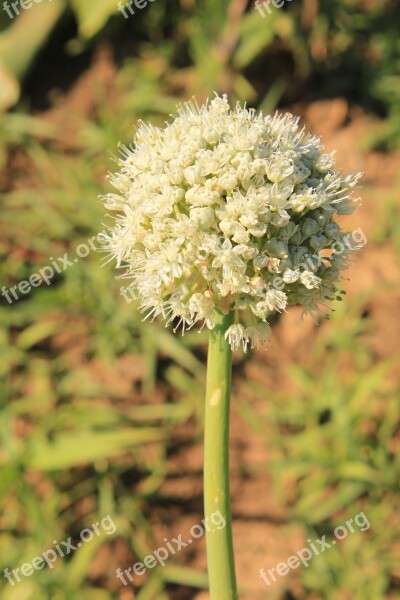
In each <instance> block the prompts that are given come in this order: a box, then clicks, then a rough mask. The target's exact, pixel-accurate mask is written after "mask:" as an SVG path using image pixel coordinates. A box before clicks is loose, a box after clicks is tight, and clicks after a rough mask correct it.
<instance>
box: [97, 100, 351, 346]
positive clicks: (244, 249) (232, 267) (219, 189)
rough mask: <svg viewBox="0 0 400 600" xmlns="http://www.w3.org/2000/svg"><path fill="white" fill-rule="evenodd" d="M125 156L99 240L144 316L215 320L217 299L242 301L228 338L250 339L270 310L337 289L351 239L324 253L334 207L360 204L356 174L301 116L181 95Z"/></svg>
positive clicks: (265, 332)
mask: <svg viewBox="0 0 400 600" xmlns="http://www.w3.org/2000/svg"><path fill="white" fill-rule="evenodd" d="M121 155H122V158H121V160H120V170H119V172H118V173H117V174H113V175H110V182H111V183H112V185H113V186H114V188H115V189H116V192H115V193H109V194H107V195H106V196H105V197H104V204H105V206H106V208H107V209H108V210H109V211H113V212H114V215H115V216H114V225H113V226H112V227H111V228H110V229H109V232H108V234H106V235H105V236H104V237H105V244H102V249H105V250H106V251H107V252H108V253H109V255H110V257H112V258H115V259H116V261H117V266H122V267H123V266H126V273H125V275H124V277H126V278H128V279H130V287H131V288H132V290H133V292H134V293H135V295H136V296H137V297H138V299H139V301H140V306H141V311H142V312H144V313H145V316H146V317H152V318H154V317H157V316H160V317H162V318H163V319H164V320H165V321H166V322H167V323H173V325H174V326H175V328H176V327H178V326H182V328H183V329H185V327H192V326H193V325H194V324H195V323H197V322H199V321H201V322H202V323H203V324H205V325H206V326H207V327H208V328H209V329H212V328H213V327H214V314H215V309H220V310H222V311H223V312H224V313H228V312H229V311H233V310H235V311H236V315H237V322H236V323H235V325H232V326H231V327H230V328H229V329H228V331H227V332H226V338H227V339H228V340H229V343H230V344H231V346H232V347H233V348H237V347H240V346H242V347H243V348H244V349H246V348H247V346H248V345H249V344H250V345H251V346H259V345H261V344H262V343H263V340H265V339H266V338H267V337H268V336H269V332H270V329H269V325H268V323H267V321H266V319H267V318H268V317H269V316H270V315H272V314H274V313H277V312H281V311H283V310H285V309H286V306H287V305H291V304H302V305H303V306H304V308H305V310H306V311H307V312H311V313H312V312H313V311H314V312H320V309H319V305H324V304H325V303H326V301H327V300H328V299H330V298H332V297H334V296H335V292H336V290H337V287H336V282H337V280H338V278H339V274H340V271H341V270H342V269H344V268H346V266H347V264H348V258H349V255H350V254H351V251H352V249H349V248H348V247H347V246H346V247H344V244H343V243H341V244H340V247H344V251H343V252H341V253H337V252H336V253H335V252H325V253H324V252H323V251H324V250H329V249H330V248H331V247H334V244H335V242H342V241H343V235H344V232H343V231H342V230H341V229H340V227H339V225H337V223H336V222H335V221H334V216H335V215H336V214H341V215H345V214H349V213H350V212H352V211H353V210H354V207H355V206H356V204H357V199H355V198H353V195H352V194H353V190H354V188H355V187H356V185H357V182H358V179H359V177H360V175H349V176H346V177H344V176H343V175H342V174H341V172H340V171H339V172H335V171H334V170H333V168H334V155H333V154H329V155H327V154H323V147H322V145H321V143H320V141H319V139H318V138H316V137H313V136H309V135H306V134H304V132H303V131H302V130H299V126H298V119H297V118H295V117H293V116H292V115H289V114H286V115H284V116H282V115H278V114H276V115H275V116H264V115H262V113H259V114H257V113H256V112H255V111H254V110H253V109H249V110H248V109H245V108H242V107H241V106H240V105H237V106H236V108H235V109H234V110H231V108H230V106H229V103H228V100H227V98H226V96H223V97H218V96H216V97H215V98H214V99H213V100H212V101H208V102H207V103H206V104H205V105H204V106H202V107H200V108H199V107H198V106H197V104H192V103H188V104H185V105H183V106H182V107H180V108H179V110H178V115H177V116H176V117H175V119H174V120H173V121H172V122H171V123H170V124H167V125H166V126H165V127H164V128H163V129H160V128H157V127H153V126H151V125H146V124H144V123H141V124H140V125H139V128H138V131H137V133H136V136H135V139H134V140H133V145H132V147H130V148H127V147H125V146H121ZM322 256H325V257H324V258H322ZM274 281H275V282H276V281H279V283H280V285H279V289H274ZM248 322H249V323H252V324H251V325H249V326H246V323H248Z"/></svg>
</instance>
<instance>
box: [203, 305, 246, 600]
mask: <svg viewBox="0 0 400 600" xmlns="http://www.w3.org/2000/svg"><path fill="white" fill-rule="evenodd" d="M233 318H234V313H230V314H229V315H224V314H223V313H222V312H220V311H218V310H217V311H216V316H215V327H214V329H213V330H212V331H211V332H210V342H209V349H208V362H207V389H206V408H205V434H204V512H205V517H206V519H208V520H206V523H207V525H208V526H207V527H206V541H207V562H208V578H209V588H210V597H211V600H237V597H238V596H237V590H236V578H235V562H234V556H233V543H232V518H231V507H230V493H229V406H230V392H231V378H232V350H231V348H230V346H229V344H228V342H227V341H226V340H225V337H224V334H225V332H226V330H227V329H228V327H229V326H230V325H231V324H232V322H233ZM217 513H220V515H222V517H223V519H224V520H225V522H226V525H225V527H223V528H221V526H220V525H221V518H220V517H219V516H218V515H217V516H218V521H217V523H218V525H219V527H218V528H217V527H214V525H213V522H215V519H216V517H215V516H214V518H213V515H215V514H217Z"/></svg>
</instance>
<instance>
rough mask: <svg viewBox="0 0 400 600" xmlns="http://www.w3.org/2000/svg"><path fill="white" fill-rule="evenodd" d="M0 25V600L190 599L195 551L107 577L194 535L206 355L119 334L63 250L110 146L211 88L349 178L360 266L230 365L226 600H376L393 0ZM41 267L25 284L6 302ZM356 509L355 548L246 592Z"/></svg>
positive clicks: (168, 336) (108, 284)
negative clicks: (26, 570)
mask: <svg viewBox="0 0 400 600" xmlns="http://www.w3.org/2000/svg"><path fill="white" fill-rule="evenodd" d="M21 3H22V5H24V6H25V8H24V7H23V6H21V4H20V3H19V2H17V3H14V5H11V4H9V5H7V7H6V5H5V4H4V5H3V6H2V7H1V8H2V10H0V13H1V14H0V108H1V113H0V190H1V200H0V202H1V218H0V253H1V256H2V260H1V267H0V285H1V286H2V288H3V293H2V295H1V296H0V323H1V330H0V346H1V365H0V439H1V448H0V495H1V516H0V597H1V600H47V599H48V600H72V599H74V600H75V599H76V598H80V599H81V600H111V599H113V600H114V599H115V600H132V599H133V598H137V599H139V600H167V599H172V600H189V599H196V600H206V599H207V598H208V594H207V591H206V587H207V579H206V576H205V574H204V573H205V567H206V559H205V545H204V539H199V540H197V541H196V543H194V544H192V545H191V546H190V548H186V549H184V550H182V551H181V552H180V553H179V554H177V555H176V556H174V557H172V558H171V559H170V560H169V561H168V563H167V565H166V566H165V567H164V568H161V567H159V568H156V569H152V570H149V571H148V572H147V574H145V575H144V576H136V577H135V580H134V583H133V585H132V586H130V587H124V586H123V585H122V583H121V581H120V580H119V579H117V578H116V575H115V572H116V569H117V568H119V567H120V568H122V569H125V568H127V567H129V566H131V565H133V564H134V563H135V562H136V561H139V560H141V559H143V557H144V556H146V555H147V554H149V553H151V552H153V551H154V549H156V548H157V547H158V546H160V545H162V544H163V539H164V538H168V539H172V538H174V537H176V536H178V535H179V534H183V538H184V537H185V534H186V533H187V531H188V530H189V528H190V527H191V526H192V525H193V524H196V523H199V522H200V520H201V518H202V428H203V393H204V374H205V359H206V350H207V337H206V333H205V332H203V333H201V334H198V333H196V332H190V333H189V334H188V335H186V336H185V337H183V338H182V337H180V336H175V335H173V333H172V332H171V331H170V330H168V329H165V328H164V327H163V325H162V324H157V323H142V322H141V321H140V318H139V315H138V313H137V311H136V308H135V303H134V302H133V301H131V298H129V297H128V299H127V300H126V299H124V297H123V295H122V294H121V291H120V287H121V285H122V284H123V283H124V282H123V281H122V282H121V281H120V280H118V279H117V278H116V274H117V273H116V271H115V270H114V265H112V264H107V265H105V266H103V267H102V266H101V265H102V256H101V254H100V253H98V252H95V251H94V250H93V248H92V246H96V243H94V242H92V245H91V246H90V245H89V244H88V240H90V239H91V238H92V237H93V236H96V235H97V234H98V233H99V232H100V231H102V229H103V228H104V226H105V224H106V223H107V220H106V218H105V216H104V209H103V206H102V204H101V202H100V201H99V200H98V196H99V194H102V193H105V192H107V191H109V190H110V187H109V184H108V183H107V180H106V175H107V172H108V171H109V170H113V169H114V168H115V165H114V162H113V155H114V154H115V153H116V152H117V146H118V142H120V141H121V142H122V143H125V144H129V143H130V141H131V140H132V137H133V134H134V127H135V123H136V122H137V120H138V119H139V118H142V119H144V120H152V122H153V123H157V124H161V125H162V124H163V123H164V121H165V120H166V119H168V118H169V115H170V114H171V113H173V112H175V107H176V104H177V103H178V102H181V101H184V100H187V99H190V98H191V97H192V96H193V95H195V96H196V97H197V99H198V100H199V101H203V100H204V99H205V98H206V97H208V96H210V95H212V94H213V91H214V90H215V91H218V92H219V93H224V92H226V93H228V94H229V97H230V98H231V100H232V101H236V100H240V101H242V102H243V101H246V102H247V103H248V105H249V106H254V107H256V108H260V109H262V110H263V111H265V112H266V113H269V112H273V111H275V109H277V108H278V109H279V110H282V111H290V112H292V113H294V114H296V115H299V116H300V117H301V121H302V123H303V124H305V125H306V126H307V128H308V129H310V130H311V131H312V132H314V133H316V134H318V135H321V136H322V139H323V142H324V144H325V145H326V148H327V151H331V150H333V149H336V150H337V158H338V164H339V166H342V167H343V168H344V170H345V171H358V170H362V171H363V172H364V174H365V175H364V179H363V186H364V187H363V190H362V197H363V205H362V207H361V208H360V209H359V210H357V211H356V212H355V213H354V215H352V216H351V217H347V218H346V223H347V228H348V230H349V231H351V230H352V229H356V228H361V230H362V232H363V234H364V235H365V236H366V238H367V239H368V244H367V245H366V246H365V247H364V248H363V249H362V250H361V251H359V252H358V253H357V255H356V257H355V265H354V266H353V267H351V268H350V269H349V270H348V271H347V272H346V278H345V280H344V282H343V286H344V288H345V289H346V291H347V296H345V297H344V300H343V302H341V303H339V302H336V304H335V305H334V306H333V309H334V310H333V312H332V313H331V315H330V319H329V320H326V321H323V322H322V323H321V324H320V325H319V326H317V325H315V324H314V323H313V322H312V321H311V320H310V319H309V318H305V319H304V320H302V319H301V309H297V308H293V309H291V310H290V311H289V312H288V313H285V314H283V315H281V316H280V317H279V319H277V320H276V321H275V322H274V324H273V335H272V340H271V347H270V348H269V349H268V350H266V351H263V352H255V351H254V352H251V353H249V354H248V355H244V354H240V353H238V354H237V355H236V356H235V359H234V360H235V364H234V391H233V402H232V442H231V447H232V451H231V452H232V454H231V460H232V504H233V518H234V528H233V529H234V538H235V547H236V563H237V575H238V580H239V586H240V589H241V594H240V598H241V600H263V599H265V598H271V599H273V600H303V599H306V598H307V599H309V600H320V599H321V600H325V599H326V600H380V599H382V598H385V599H386V598H387V599H395V598H400V560H399V559H400V497H399V488H400V457H399V450H400V418H399V387H400V386H399V367H398V364H399V358H400V357H399V348H400V320H399V309H400V288H399V285H398V284H399V273H400V265H399V254H400V169H399V165H400V37H399V25H400V3H399V1H398V0H294V1H292V2H287V3H286V4H285V5H284V6H283V7H282V8H280V9H277V8H274V7H273V6H272V5H270V9H271V12H270V13H269V12H268V10H267V9H266V8H264V10H263V12H264V16H262V15H261V14H260V11H258V10H256V8H255V6H254V5H253V3H252V2H248V1H247V0H202V1H200V0H199V1H196V0H168V3H167V2H166V0H154V1H153V2H149V3H148V4H147V5H146V6H143V8H142V9H138V8H137V7H136V6H135V5H132V8H133V9H134V14H133V15H132V14H131V13H130V12H129V11H127V10H126V9H125V13H126V14H127V15H128V17H127V18H126V17H125V16H124V14H123V11H122V10H118V6H117V1H116V0H98V1H97V2H96V3H94V2H90V1H89V0H70V1H63V0H52V2H50V1H49V0H42V2H37V3H34V4H32V3H31V4H29V2H27V1H26V0H21ZM139 4H141V5H144V4H145V3H144V2H141V3H139ZM29 6H30V7H29ZM17 11H18V12H19V13H20V14H19V15H18V14H17ZM10 15H11V16H10ZM81 244H84V245H85V247H83V246H81ZM97 245H99V244H97ZM85 248H89V251H88V252H86V250H85ZM65 253H68V254H67V256H68V260H69V261H70V262H71V265H70V266H68V268H65V269H64V267H63V265H64V266H66V263H62V261H61V259H60V257H64V256H65ZM78 255H79V258H77V257H78ZM75 258H77V260H76V261H75ZM53 261H54V262H55V263H56V264H58V265H59V269H58V270H59V271H60V272H57V270H56V269H55V268H54V269H53V271H54V277H52V278H51V280H49V285H46V283H45V282H42V284H41V285H37V286H35V285H33V286H25V287H24V286H22V291H21V289H19V288H14V291H15V292H16V294H17V296H18V300H17V299H15V298H14V296H13V293H12V292H10V291H9V290H10V288H13V286H18V285H19V282H21V281H22V280H28V279H29V278H30V277H31V276H32V275H33V274H37V273H38V272H39V271H40V269H43V268H45V267H49V266H50V265H52V264H53ZM53 266H54V264H53ZM33 281H35V279H33ZM36 283H37V281H36ZM3 286H4V287H3ZM28 287H31V289H30V290H28ZM7 294H8V298H7ZM10 299H11V302H10ZM361 511H363V512H364V514H365V515H366V516H367V518H368V520H369V522H370V525H371V527H370V529H368V531H365V532H363V533H362V532H360V531H357V530H356V531H355V533H354V534H351V535H349V536H348V537H347V538H346V539H344V540H343V541H342V542H340V543H338V544H337V545H336V547H335V548H332V549H330V550H329V551H326V552H324V553H323V554H321V555H320V556H318V557H316V558H314V559H313V561H311V563H310V565H309V567H308V568H303V566H301V567H300V568H298V569H296V570H295V571H291V572H290V574H289V575H287V576H286V577H279V578H278V581H277V582H276V583H273V584H272V585H271V586H270V587H268V588H267V587H266V585H265V583H264V582H263V581H262V580H261V579H260V577H259V570H260V569H261V568H265V569H270V568H272V567H276V565H277V563H279V562H280V561H285V560H286V559H287V558H288V557H289V556H290V555H291V554H293V553H295V552H297V551H299V550H301V548H302V547H303V546H304V545H305V544H307V539H312V540H314V539H316V538H320V537H321V536H322V535H326V536H327V539H328V538H329V537H331V536H332V534H333V531H334V529H335V527H336V526H337V525H342V524H344V523H345V521H346V520H347V519H350V518H353V517H354V516H355V515H356V514H358V513H360V512H361ZM106 515H110V516H111V517H112V519H113V521H114V522H115V524H116V527H117V530H116V532H115V533H114V534H112V535H102V536H99V537H96V538H95V539H94V540H93V541H92V542H90V543H88V544H85V545H84V546H83V547H82V548H80V549H79V550H78V551H77V552H75V553H71V554H70V555H68V556H67V557H65V558H64V559H59V560H58V561H57V563H56V564H55V566H54V569H49V568H45V569H43V570H40V571H36V572H35V573H33V574H32V576H30V577H23V578H22V579H23V581H22V582H21V583H18V584H15V585H14V586H11V585H10V584H9V583H8V581H7V579H6V578H5V577H4V576H3V571H4V569H5V568H7V567H8V568H9V569H15V568H17V567H20V566H21V565H22V564H23V563H26V562H31V560H32V559H33V558H34V557H35V556H37V555H39V554H41V553H42V552H43V551H45V550H47V549H48V548H52V547H53V540H58V541H60V540H67V539H68V538H69V537H71V538H72V541H73V542H75V543H76V541H77V540H78V539H79V533H80V531H81V530H82V529H83V528H85V527H90V525H91V524H92V523H94V522H96V521H97V520H99V519H101V518H103V517H104V516H106Z"/></svg>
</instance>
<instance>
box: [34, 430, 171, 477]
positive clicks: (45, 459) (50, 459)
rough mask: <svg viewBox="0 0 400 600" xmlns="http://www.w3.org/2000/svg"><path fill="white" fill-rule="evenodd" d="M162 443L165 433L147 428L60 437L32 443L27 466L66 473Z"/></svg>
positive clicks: (63, 435)
mask: <svg viewBox="0 0 400 600" xmlns="http://www.w3.org/2000/svg"><path fill="white" fill-rule="evenodd" d="M163 439H165V434H164V432H162V431H160V430H159V429H156V428H150V427H149V428H143V429H119V430H116V431H106V432H98V433H95V432H82V431H80V432H76V433H73V434H61V435H59V436H57V437H56V438H55V439H54V440H53V441H48V440H46V441H45V440H40V441H38V442H36V443H33V444H32V446H31V448H30V456H29V458H28V459H27V463H28V465H29V467H31V468H33V469H39V470H42V471H54V470H58V469H68V468H70V467H74V466H77V465H83V464H87V463H91V462H93V461H96V460H99V459H104V458H111V457H112V456H115V455H117V454H120V453H121V452H124V451H126V450H128V449H129V448H133V447H135V446H140V445H142V444H145V443H149V442H158V441H161V440H163Z"/></svg>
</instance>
